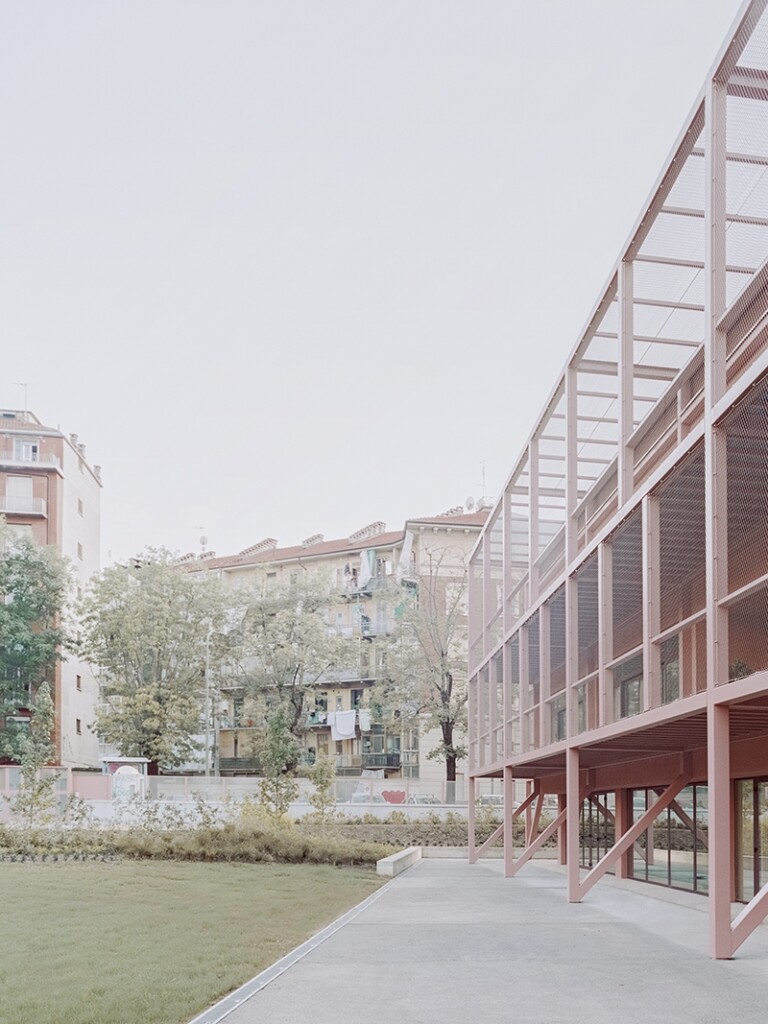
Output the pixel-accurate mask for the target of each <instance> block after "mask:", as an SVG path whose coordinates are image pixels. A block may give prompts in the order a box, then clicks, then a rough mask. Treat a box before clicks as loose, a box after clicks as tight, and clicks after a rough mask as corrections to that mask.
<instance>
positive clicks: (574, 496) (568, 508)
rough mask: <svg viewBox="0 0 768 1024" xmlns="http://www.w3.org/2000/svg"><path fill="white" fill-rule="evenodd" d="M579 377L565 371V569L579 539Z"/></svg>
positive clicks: (572, 557)
mask: <svg viewBox="0 0 768 1024" xmlns="http://www.w3.org/2000/svg"><path fill="white" fill-rule="evenodd" d="M577 384H578V377H577V375H576V370H574V369H573V367H571V366H568V367H566V370H565V567H566V570H568V569H569V568H570V566H571V564H572V562H573V560H574V559H575V558H576V548H577V537H576V519H575V517H574V514H573V513H574V509H575V508H576V505H577V504H578V500H579V494H578V491H579V487H578V440H577V438H578V434H577V430H578V425H579V423H578V397H579V396H578V390H577Z"/></svg>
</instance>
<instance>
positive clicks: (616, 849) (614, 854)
mask: <svg viewBox="0 0 768 1024" xmlns="http://www.w3.org/2000/svg"><path fill="white" fill-rule="evenodd" d="M690 781H691V777H690V773H689V772H687V771H686V772H684V773H683V774H682V775H678V777H677V778H676V779H675V781H674V782H672V783H670V785H669V786H667V788H666V789H665V790H664V795H663V796H661V797H660V798H659V799H658V800H657V801H656V803H655V804H653V806H652V807H649V808H648V810H647V811H646V812H645V814H642V815H641V816H640V818H639V819H638V820H637V821H636V822H635V824H634V825H633V826H632V828H630V829H629V830H628V831H627V832H625V833H624V835H623V836H622V837H621V839H619V840H618V841H617V842H616V843H614V845H613V846H612V847H611V849H610V850H609V851H608V852H607V853H606V854H605V855H604V856H603V857H601V859H600V860H599V861H598V862H597V864H595V866H594V867H593V868H592V870H591V871H590V872H589V873H588V874H587V876H586V878H585V879H584V881H583V882H581V884H580V885H579V899H584V897H585V896H586V895H587V893H588V892H589V890H590V889H591V888H592V886H593V885H595V883H596V882H598V881H599V880H600V879H601V878H602V877H603V875H604V874H605V873H606V871H607V870H608V868H610V867H611V866H612V865H613V864H615V863H616V861H617V860H618V859H619V857H621V856H622V855H623V854H625V853H626V852H627V850H628V849H629V848H630V847H631V846H634V844H635V843H636V842H637V840H638V839H639V838H640V836H641V835H642V834H643V832H645V830H646V829H647V828H648V826H649V825H651V824H653V822H654V820H655V819H656V817H657V816H658V814H659V812H660V811H665V810H666V809H667V807H669V805H670V804H671V803H672V801H673V800H674V799H675V797H676V796H677V794H678V793H679V792H680V790H681V789H684V788H685V787H686V786H687V785H689V784H690Z"/></svg>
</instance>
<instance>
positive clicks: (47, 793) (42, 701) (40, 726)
mask: <svg viewBox="0 0 768 1024" xmlns="http://www.w3.org/2000/svg"><path fill="white" fill-rule="evenodd" d="M54 721H55V710H54V705H53V698H52V697H51V688H50V686H49V685H48V683H46V682H43V683H41V684H40V686H39V688H38V690H37V693H36V694H35V698H34V701H33V707H32V717H31V718H30V722H29V727H28V728H26V729H24V730H23V731H22V732H21V733H20V734H19V736H18V760H19V764H20V765H21V771H20V775H21V781H20V784H19V788H18V790H17V793H16V796H15V797H14V798H13V799H12V801H11V810H12V811H13V813H14V814H15V815H16V816H17V817H18V818H20V819H21V821H22V822H23V824H24V825H26V826H28V827H29V826H32V825H36V824H43V823H44V822H45V821H46V819H47V818H48V817H50V816H51V814H52V813H53V811H54V809H55V807H56V792H55V789H56V778H57V775H58V773H57V772H55V771H49V772H47V773H45V774H44V773H42V771H41V770H42V769H43V768H44V767H45V766H46V765H47V764H50V762H51V761H52V760H53V757H54V754H55V752H56V748H55V747H54V744H53V740H52V736H53V727H54Z"/></svg>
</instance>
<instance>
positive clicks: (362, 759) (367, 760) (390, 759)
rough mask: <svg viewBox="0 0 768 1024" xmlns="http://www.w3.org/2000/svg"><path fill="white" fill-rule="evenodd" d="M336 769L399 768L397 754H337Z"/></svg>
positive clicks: (398, 756)
mask: <svg viewBox="0 0 768 1024" xmlns="http://www.w3.org/2000/svg"><path fill="white" fill-rule="evenodd" d="M336 767H337V768H360V769H362V768H391V769H397V768H399V767H400V755H399V754H337V755H336Z"/></svg>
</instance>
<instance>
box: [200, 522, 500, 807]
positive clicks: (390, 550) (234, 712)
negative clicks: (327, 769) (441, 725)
mask: <svg viewBox="0 0 768 1024" xmlns="http://www.w3.org/2000/svg"><path fill="white" fill-rule="evenodd" d="M486 517H487V511H484V510H481V511H473V512H467V511H465V510H464V509H463V508H454V509H451V510H450V511H449V512H446V513H443V514H441V515H437V516H431V517H426V518H414V519H409V520H407V522H406V523H405V524H404V526H403V527H402V528H401V529H399V530H395V531H388V530H387V528H386V525H385V524H384V523H382V522H375V523H371V524H369V525H367V526H365V527H363V528H362V529H360V530H358V531H356V532H354V533H353V534H351V535H350V536H349V537H343V538H338V539H334V540H326V539H325V538H324V537H323V536H322V535H320V534H315V535H313V536H311V537H308V538H307V539H306V540H305V541H304V542H303V543H302V544H299V545H294V546H291V547H280V546H279V545H278V542H277V541H276V540H274V539H272V538H268V539H266V540H264V541H262V542H261V543H259V544H255V545H253V546H252V547H250V548H247V549H246V550H245V551H242V552H240V553H239V554H238V555H233V556H230V557H225V558H217V557H215V556H213V555H208V556H207V557H204V558H202V559H194V560H192V558H191V556H188V558H189V560H190V563H191V564H190V566H189V568H190V571H207V572H215V573H217V574H218V575H219V576H220V577H221V578H222V579H223V580H224V581H225V582H227V583H228V584H231V585H236V584H243V583H244V584H248V585H252V586H255V587H259V588H262V587H263V588H269V587H273V586H274V587H276V588H277V587H280V586H285V585H288V584H289V583H290V582H292V581H294V580H295V578H296V575H297V574H298V573H302V572H310V573H315V574H316V575H319V576H320V577H322V578H323V579H324V580H327V581H330V584H331V588H332V591H333V592H334V593H335V595H336V598H335V600H334V602H333V604H332V606H331V608H330V609H329V613H328V626H329V629H330V630H332V631H333V632H334V633H336V635H338V636H341V637H344V638H346V639H348V641H349V644H350V647H351V649H353V651H354V653H352V654H351V656H350V658H349V659H348V665H349V667H348V668H346V669H343V670H337V671H334V672H333V673H332V674H329V675H328V676H327V677H325V678H323V679H321V680H320V681H319V683H318V685H317V686H316V688H315V690H314V699H312V700H310V701H309V703H308V706H307V708H306V720H305V729H304V733H303V750H302V758H303V760H304V761H305V762H306V763H308V764H311V763H312V762H313V761H314V760H315V758H316V757H319V756H323V755H325V756H329V757H333V758H334V759H335V762H336V769H337V775H339V776H342V777H344V776H348V777H350V778H354V777H360V776H362V775H363V774H365V775H367V776H370V775H378V776H380V777H383V778H385V779H389V778H397V779H414V780H419V781H420V782H426V783H430V784H433V785H434V786H435V787H436V788H438V787H439V786H440V785H441V784H442V783H443V782H444V779H445V765H444V763H443V762H441V761H438V760H434V759H428V758H427V754H428V753H429V751H430V750H432V749H433V748H434V747H435V746H437V744H438V743H439V740H440V737H439V734H438V733H437V732H435V731H432V732H426V733H424V732H423V731H422V729H421V728H419V727H418V724H417V723H414V722H413V721H411V722H410V723H408V724H407V725H406V724H403V725H402V726H400V725H399V724H398V723H397V722H392V721H390V722H389V723H388V724H382V723H378V722H376V721H375V715H371V702H370V691H371V689H372V687H373V686H374V684H375V683H376V681H377V680H378V679H380V678H381V674H382V671H383V667H384V662H383V659H384V651H385V646H386V640H387V638H388V637H389V635H390V633H391V631H392V628H393V625H394V621H395V610H396V605H397V594H398V590H399V589H402V588H408V587H410V588H414V587H416V586H417V585H418V579H419V577H420V576H422V575H425V574H428V573H429V572H430V571H431V572H434V573H437V574H438V575H439V576H440V577H441V578H442V577H444V578H445V579H446V580H447V581H448V582H450V581H451V580H453V581H455V582H456V583H457V584H460V583H462V582H463V581H464V580H465V578H466V572H467V563H468V558H469V554H470V552H471V550H472V548H473V546H474V544H475V543H476V541H477V537H478V535H479V532H480V529H481V528H482V526H483V524H484V523H485V520H486ZM462 628H463V624H462ZM251 714H252V711H251V710H250V708H249V701H248V699H247V695H246V694H245V693H244V692H243V691H242V689H240V688H238V687H230V688H227V687H226V685H224V686H223V704H222V707H221V713H220V717H219V721H218V723H217V725H216V733H217V755H218V767H219V771H220V773H221V774H227V775H234V774H256V773H257V772H258V761H257V759H256V758H255V756H254V739H255V736H256V726H257V723H256V721H255V720H254V719H253V718H252V717H250V715H251ZM339 714H340V715H341V718H338V719H337V716H338V715H339ZM337 722H338V723H339V725H340V723H341V722H343V723H344V728H343V729H341V728H340V727H339V728H337ZM461 770H462V769H461V768H460V771H461Z"/></svg>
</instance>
